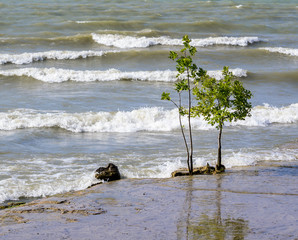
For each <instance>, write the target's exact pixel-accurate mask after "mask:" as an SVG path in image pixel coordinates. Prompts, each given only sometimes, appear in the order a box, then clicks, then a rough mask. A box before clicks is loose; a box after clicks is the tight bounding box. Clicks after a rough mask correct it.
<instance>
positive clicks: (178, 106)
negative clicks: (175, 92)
mask: <svg viewBox="0 0 298 240" xmlns="http://www.w3.org/2000/svg"><path fill="white" fill-rule="evenodd" d="M172 103H174V104H175V106H176V107H177V108H178V112H179V111H180V108H181V105H182V104H181V94H180V93H179V105H177V104H176V103H175V102H174V101H172ZM179 124H180V128H181V133H182V136H183V140H184V144H185V148H186V152H187V167H188V170H190V161H189V159H190V154H189V148H188V144H187V140H186V137H185V133H184V129H183V124H182V119H181V114H180V112H179Z"/></svg>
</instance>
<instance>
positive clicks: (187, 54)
mask: <svg viewBox="0 0 298 240" xmlns="http://www.w3.org/2000/svg"><path fill="white" fill-rule="evenodd" d="M182 41H183V45H184V48H183V49H181V50H180V53H176V52H174V51H171V52H170V56H169V58H170V59H172V60H173V61H176V63H177V65H176V69H177V71H178V74H177V75H176V78H177V82H176V84H175V86H176V88H175V90H176V92H177V93H178V98H179V100H178V101H179V102H178V103H176V102H174V101H173V100H172V99H171V97H170V93H165V92H163V94H162V96H161V99H162V100H168V101H171V102H172V103H174V105H175V106H176V107H177V108H178V111H179V123H180V128H181V132H182V136H183V140H184V144H185V148H186V151H187V165H188V171H189V174H190V175H192V173H193V140H192V129H191V121H190V118H191V112H192V111H191V109H192V103H191V101H192V85H193V82H194V80H195V79H196V77H197V72H198V68H197V66H196V65H195V64H194V63H193V61H192V58H191V57H192V56H194V55H195V53H196V51H197V50H196V48H195V47H193V46H191V45H190V42H191V40H190V39H189V38H188V36H187V35H185V36H184V37H183V39H182ZM184 91H186V92H187V99H188V100H187V101H188V104H187V106H186V107H184V106H183V105H182V96H181V95H182V93H183V92H184ZM184 115H187V118H188V137H189V139H188V140H187V138H186V135H185V132H184V127H183V124H182V119H181V117H182V116H184Z"/></svg>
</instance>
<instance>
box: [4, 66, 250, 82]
mask: <svg viewBox="0 0 298 240" xmlns="http://www.w3.org/2000/svg"><path fill="white" fill-rule="evenodd" d="M230 71H231V72H232V73H233V74H234V75H235V76H237V77H246V74H247V71H246V70H243V69H239V68H236V69H230ZM208 74H210V76H212V77H214V78H216V79H220V78H221V77H222V71H208ZM0 75H3V76H19V77H21V76H27V77H32V78H34V79H36V80H40V81H43V82H47V83H61V82H66V81H75V82H94V81H119V80H127V79H129V80H138V81H153V82H156V81H159V82H174V81H176V75H177V72H176V71H171V70H165V71H137V72H122V71H120V70H117V69H109V70H106V71H75V70H68V69H59V68H58V69H57V68H22V69H10V70H2V71H1V70H0Z"/></svg>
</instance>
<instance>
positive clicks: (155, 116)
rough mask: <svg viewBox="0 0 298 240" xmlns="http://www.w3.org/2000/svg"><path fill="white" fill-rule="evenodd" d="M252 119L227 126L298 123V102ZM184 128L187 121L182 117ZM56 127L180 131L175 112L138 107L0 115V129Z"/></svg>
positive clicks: (261, 109) (200, 124) (202, 125)
mask: <svg viewBox="0 0 298 240" xmlns="http://www.w3.org/2000/svg"><path fill="white" fill-rule="evenodd" d="M251 114H252V116H251V117H248V118H246V119H245V120H242V121H238V122H235V123H231V124H228V123H227V124H226V125H227V126H229V125H230V126H236V125H239V126H256V127H266V126H268V125H270V124H273V123H277V124H293V123H294V124H295V123H297V122H298V103H296V104H291V105H289V106H287V107H282V108H277V107H271V106H268V105H265V106H256V107H254V108H253V109H252V112H251ZM192 124H193V128H194V129H195V130H209V129H214V127H212V126H210V125H209V124H207V122H206V121H204V120H203V119H202V118H194V119H192ZM183 125H185V126H186V125H187V119H186V118H183ZM49 127H59V128H62V129H65V130H68V131H71V132H77V133H78V132H137V131H159V132H165V131H175V130H179V129H180V126H179V121H178V112H177V109H173V110H164V109H163V108H158V107H152V108H140V109H136V110H133V111H127V112H124V111H118V112H85V113H65V112H48V113H42V112H38V111H35V110H30V109H16V110H13V111H9V112H1V113H0V130H6V131H9V130H15V129H22V128H49Z"/></svg>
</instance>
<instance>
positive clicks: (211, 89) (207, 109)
mask: <svg viewBox="0 0 298 240" xmlns="http://www.w3.org/2000/svg"><path fill="white" fill-rule="evenodd" d="M222 73H223V79H221V80H219V81H217V80H216V79H214V78H211V77H209V76H208V75H207V72H206V71H204V70H202V69H200V71H199V80H197V81H196V86H197V87H195V88H194V89H193V94H194V95H195V96H196V100H197V101H198V102H197V105H196V106H194V107H193V108H192V116H203V117H204V119H205V120H206V121H207V122H208V123H209V124H211V125H212V126H214V125H215V126H216V128H217V129H218V130H219V133H218V157H217V164H216V169H217V170H220V169H222V168H223V166H222V164H221V135H222V129H223V126H224V123H225V121H229V122H232V121H237V120H244V119H245V117H246V116H250V111H251V108H252V105H251V103H250V102H248V99H250V98H251V97H252V93H251V92H250V91H249V90H246V89H245V88H244V87H243V84H242V83H241V82H240V81H239V80H237V79H235V77H234V76H233V74H232V73H231V72H229V68H228V67H224V68H223V71H222ZM199 85H200V86H199Z"/></svg>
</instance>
